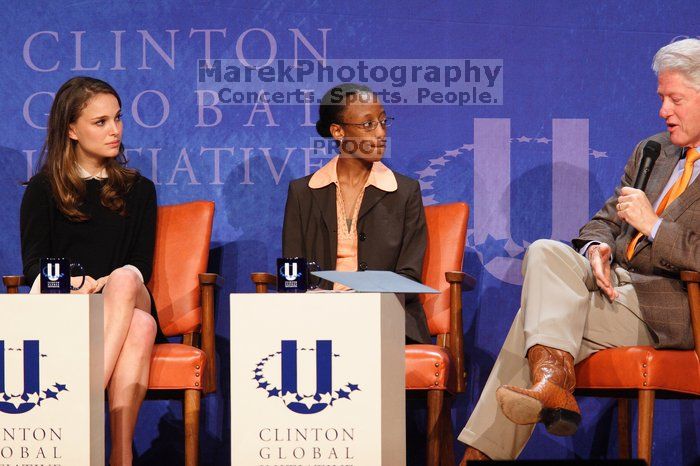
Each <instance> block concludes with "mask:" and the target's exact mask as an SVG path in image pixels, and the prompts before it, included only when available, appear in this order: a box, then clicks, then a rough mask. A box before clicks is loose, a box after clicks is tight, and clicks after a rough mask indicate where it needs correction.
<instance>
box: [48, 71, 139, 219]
mask: <svg viewBox="0 0 700 466" xmlns="http://www.w3.org/2000/svg"><path fill="white" fill-rule="evenodd" d="M97 94H110V95H113V96H114V97H115V98H116V99H117V101H118V102H119V106H120V107H121V104H122V101H121V99H120V98H119V95H118V94H117V91H115V90H114V88H113V87H112V86H110V85H109V84H107V83H106V82H104V81H102V80H99V79H95V78H90V77H85V76H78V77H75V78H72V79H69V80H68V81H66V82H65V83H64V84H63V85H62V86H61V88H60V89H59V90H58V92H57V93H56V97H55V98H54V101H53V104H52V105H51V113H50V114H49V122H48V127H47V131H46V142H45V143H44V147H43V148H42V150H41V158H40V159H39V164H40V167H41V169H40V171H41V172H42V173H44V174H45V176H46V177H47V178H48V180H49V183H50V184H51V191H52V193H53V197H54V200H55V202H56V205H57V207H58V209H59V210H60V211H61V212H62V213H63V214H64V215H65V216H66V217H68V218H69V219H71V220H72V221H76V222H82V221H85V220H88V219H89V217H88V215H86V214H85V212H82V211H81V210H80V206H81V205H82V204H83V202H84V201H85V181H84V180H83V179H82V178H81V177H80V172H79V171H78V159H77V156H76V153H75V146H76V144H77V141H74V140H72V139H70V138H69V137H68V130H69V125H70V124H72V123H75V121H76V120H77V119H78V117H79V116H80V113H81V112H82V111H83V109H84V108H85V106H86V105H87V103H88V101H89V100H90V99H92V98H93V97H94V96H95V95H97ZM125 164H126V157H125V156H124V145H123V144H121V145H120V146H119V155H118V156H117V157H116V158H113V159H109V160H108V161H107V164H106V165H105V169H106V170H107V179H106V180H105V182H104V184H103V185H102V190H101V191H100V203H101V204H102V205H103V206H105V207H107V208H108V209H110V210H112V211H114V212H117V213H119V214H120V215H122V216H125V215H126V194H127V193H128V192H129V190H130V189H131V187H132V186H133V184H134V182H135V181H136V178H137V176H138V172H137V171H136V170H133V169H130V168H127V167H125Z"/></svg>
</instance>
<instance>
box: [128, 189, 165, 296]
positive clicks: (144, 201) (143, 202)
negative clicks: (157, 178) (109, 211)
mask: <svg viewBox="0 0 700 466" xmlns="http://www.w3.org/2000/svg"><path fill="white" fill-rule="evenodd" d="M138 183H141V184H142V185H143V186H142V188H141V190H140V192H138V193H136V194H137V195H136V196H135V199H134V200H135V202H137V203H138V204H139V205H138V206H134V208H135V209H137V210H141V211H142V215H141V219H140V222H138V223H137V226H136V231H135V232H134V238H135V241H134V244H133V246H132V248H131V251H129V256H128V258H127V261H126V263H127V264H131V265H133V266H134V267H136V268H137V269H139V271H140V272H141V275H143V282H144V283H148V281H149V280H150V279H151V274H152V273H153V250H154V248H155V244H156V218H157V215H158V202H157V200H156V187H155V186H154V185H153V182H152V181H151V180H149V179H148V178H145V177H142V178H141V179H140V180H139V181H138Z"/></svg>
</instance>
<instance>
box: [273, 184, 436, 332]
mask: <svg viewBox="0 0 700 466" xmlns="http://www.w3.org/2000/svg"><path fill="white" fill-rule="evenodd" d="M394 175H395V176H396V182H397V184H398V188H397V190H396V191H394V192H386V191H382V190H381V189H379V188H376V187H374V186H371V185H370V186H368V187H367V188H366V189H365V194H364V197H363V199H362V204H361V205H360V214H359V217H358V220H357V232H358V234H357V236H358V246H357V248H358V250H357V256H358V257H357V263H358V268H359V270H390V271H393V272H396V273H398V274H401V275H404V276H406V277H408V278H410V279H412V280H415V281H420V279H421V274H422V271H423V256H424V255H425V247H426V238H427V230H426V225H425V213H424V211H423V201H422V197H421V193H420V187H419V185H418V182H417V181H416V180H413V179H411V178H408V177H406V176H403V175H400V174H398V173H396V172H394ZM311 176H312V175H309V176H306V177H304V178H299V179H297V180H294V181H292V182H291V183H289V192H288V193H287V205H286V207H285V211H284V227H283V230H282V253H283V255H284V257H304V258H306V259H308V260H311V261H315V262H316V263H317V264H318V265H319V266H320V268H321V269H322V270H333V269H335V263H336V258H337V249H338V237H337V228H338V220H337V214H336V186H335V184H333V183H331V184H330V185H328V186H325V187H323V188H320V189H311V188H310V187H309V179H310V178H311ZM321 286H322V287H323V288H327V289H330V288H332V284H331V283H328V282H321ZM405 307H406V337H407V338H408V339H409V340H413V341H415V342H420V343H425V342H429V341H430V332H429V331H428V324H427V321H426V318H425V313H424V312H423V307H422V306H421V304H420V301H419V300H418V296H417V295H407V296H406V305H405Z"/></svg>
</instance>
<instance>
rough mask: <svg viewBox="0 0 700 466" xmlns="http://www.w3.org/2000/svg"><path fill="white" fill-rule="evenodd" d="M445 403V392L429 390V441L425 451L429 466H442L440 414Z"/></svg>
mask: <svg viewBox="0 0 700 466" xmlns="http://www.w3.org/2000/svg"><path fill="white" fill-rule="evenodd" d="M444 401H445V392H444V391H443V390H428V429H427V432H428V439H427V444H426V451H425V456H426V460H425V464H426V465H427V466H440V430H441V429H440V426H441V422H440V418H441V416H440V413H441V412H442V407H443V404H444Z"/></svg>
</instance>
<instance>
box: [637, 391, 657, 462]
mask: <svg viewBox="0 0 700 466" xmlns="http://www.w3.org/2000/svg"><path fill="white" fill-rule="evenodd" d="M655 397H656V392H655V391H654V390H639V413H638V414H639V420H638V427H637V457H639V458H640V459H643V460H645V461H646V462H647V465H648V466H651V438H652V434H653V430H654V399H655Z"/></svg>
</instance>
